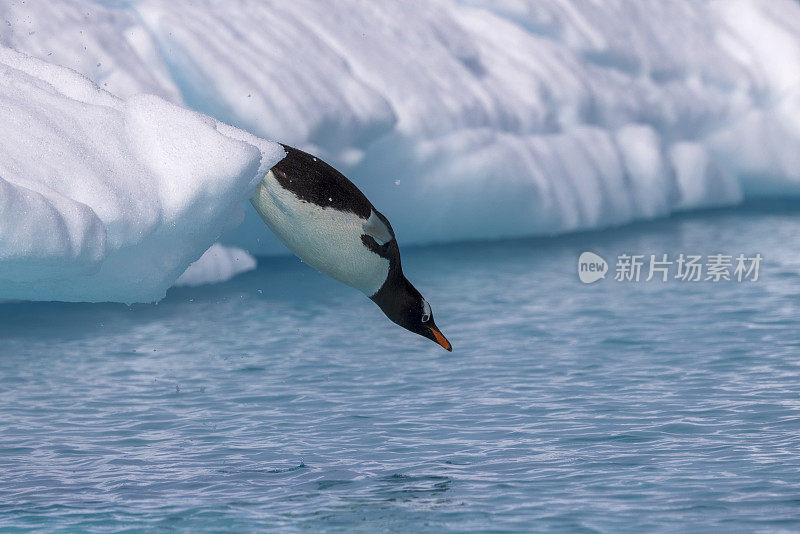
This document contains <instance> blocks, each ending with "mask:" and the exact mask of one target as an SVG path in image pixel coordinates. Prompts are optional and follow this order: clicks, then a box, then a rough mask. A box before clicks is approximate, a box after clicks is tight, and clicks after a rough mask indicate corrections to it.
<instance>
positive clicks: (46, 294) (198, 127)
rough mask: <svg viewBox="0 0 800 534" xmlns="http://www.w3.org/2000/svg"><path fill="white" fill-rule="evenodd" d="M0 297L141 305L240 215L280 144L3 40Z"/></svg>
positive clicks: (279, 154) (0, 79) (159, 294)
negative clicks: (112, 85)
mask: <svg viewBox="0 0 800 534" xmlns="http://www.w3.org/2000/svg"><path fill="white" fill-rule="evenodd" d="M0 116H2V128H0V294H2V296H3V297H5V298H21V299H37V300H42V299H46V300H86V301H120V302H149V301H154V300H158V299H160V298H161V297H163V296H164V294H165V292H166V290H167V289H168V288H169V287H170V285H172V283H173V282H174V281H175V279H176V278H177V277H178V276H179V275H180V274H181V273H182V272H183V271H184V270H185V269H186V267H187V266H188V265H189V264H190V263H191V262H192V261H194V260H196V259H197V258H198V257H200V256H201V255H202V254H203V252H204V251H205V250H206V249H207V248H208V247H209V246H210V245H211V244H212V243H214V241H215V240H216V239H217V238H218V237H219V235H220V233H221V232H222V231H223V230H225V229H227V228H231V227H232V226H235V225H236V224H238V222H239V221H240V220H241V217H242V212H241V201H243V200H246V199H247V198H249V196H250V195H251V194H252V191H253V189H254V187H255V184H256V183H257V182H258V180H259V179H260V177H261V176H263V173H264V172H265V169H267V168H269V167H271V166H272V165H274V164H275V163H276V162H277V161H279V160H280V158H281V157H282V156H283V149H282V147H281V146H280V145H278V144H276V143H270V142H267V141H263V140H261V139H258V138H255V137H253V136H252V135H250V134H248V133H246V132H242V131H240V130H236V129H234V128H232V127H230V126H227V125H222V124H219V123H218V122H217V121H216V120H214V119H212V118H210V117H206V116H203V115H200V114H198V113H196V112H193V111H189V110H186V109H183V108H181V107H178V106H176V105H174V104H171V103H169V102H166V101H165V100H163V99H161V98H159V97H157V96H153V95H138V96H134V97H131V98H129V99H128V100H120V99H118V98H116V97H114V96H112V95H111V94H110V93H107V92H105V91H103V90H101V89H99V88H98V87H97V86H95V85H94V84H92V83H91V82H90V81H89V80H87V79H86V78H84V77H82V76H80V75H79V74H77V73H75V72H73V71H71V70H68V69H66V68H63V67H58V66H55V65H51V64H48V63H45V62H42V61H40V60H38V59H33V58H30V57H26V56H23V55H21V54H19V53H17V52H14V51H12V50H10V49H6V48H0Z"/></svg>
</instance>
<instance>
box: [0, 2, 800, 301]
mask: <svg viewBox="0 0 800 534" xmlns="http://www.w3.org/2000/svg"><path fill="white" fill-rule="evenodd" d="M0 26H2V27H0V44H3V45H5V46H8V47H12V48H15V49H17V50H20V51H23V52H26V53H28V54H31V55H34V56H37V57H39V58H41V59H44V60H46V61H48V62H53V63H58V64H63V65H67V66H69V67H71V68H74V69H76V70H78V71H80V72H81V73H83V74H84V75H86V76H87V77H89V78H90V79H92V80H93V81H95V82H96V83H97V84H98V85H100V86H101V87H103V88H105V89H108V90H109V91H110V92H112V93H114V94H115V95H117V96H119V97H121V98H130V97H131V96H132V95H134V94H136V93H139V92H147V93H154V94H157V95H160V96H161V97H163V98H165V99H168V100H170V101H171V102H173V103H175V104H179V105H183V106H187V107H189V108H192V109H194V110H196V111H199V112H202V113H205V114H207V115H210V116H213V117H214V118H215V119H217V120H220V121H222V122H224V123H228V124H232V125H234V126H236V127H240V128H243V129H245V130H247V131H250V132H252V133H253V134H254V135H257V136H259V137H261V138H265V139H273V140H276V141H281V142H285V143H289V144H294V145H296V146H298V147H300V148H304V149H306V150H309V151H311V152H314V153H316V154H318V155H320V157H322V158H324V159H326V160H327V161H328V162H329V163H331V164H333V165H334V166H336V167H338V168H340V169H341V170H342V171H343V172H345V174H347V175H348V176H349V177H350V178H352V179H353V180H354V181H355V182H356V183H357V184H358V185H359V186H360V187H361V189H362V190H363V191H364V192H365V193H366V194H367V196H368V197H369V198H370V199H371V200H372V201H373V203H374V204H375V205H376V206H377V207H378V208H379V209H380V210H381V211H383V212H384V213H385V214H386V215H387V216H388V217H389V218H390V220H391V221H392V225H393V227H394V228H395V230H396V232H397V234H398V237H399V239H400V240H401V242H402V243H404V244H409V243H422V242H432V241H452V240H460V239H476V238H494V237H500V236H522V235H531V234H557V233H561V232H566V231H573V230H580V229H590V228H601V227H606V226H612V225H618V224H623V223H627V222H631V221H635V220H641V219H650V218H653V217H659V216H664V215H668V214H670V213H673V212H675V211H679V210H691V209H697V208H702V207H708V206H720V205H735V204H737V203H740V202H742V201H743V200H745V199H747V198H752V197H757V196H763V195H781V196H786V195H794V196H800V2H796V1H795V0H671V1H669V2H664V1H662V0H619V1H616V2H596V1H593V0H460V1H455V0H432V1H427V2H408V1H407V0H386V1H384V2H380V3H374V2H367V1H365V0H341V1H337V2H322V1H319V0H296V1H293V2H290V3H289V2H277V1H275V2H268V1H261V0H228V1H226V2H217V1H214V0H193V1H192V2H188V1H185V0H176V1H173V2H163V1H160V0H130V1H126V2H116V1H114V2H95V1H93V0H71V1H70V2H64V1H60V0H39V1H37V2H35V3H33V2H22V1H21V0H11V1H9V2H5V3H3V4H2V5H0ZM137 99H139V100H141V97H137V98H134V99H133V100H132V101H133V102H136V101H138V100H137ZM161 124H166V122H165V121H162V122H161ZM140 127H144V126H142V125H140ZM104 148H105V149H108V147H104ZM131 150H132V149H131ZM142 164H144V162H142ZM233 196H235V195H233ZM233 196H232V197H231V198H233ZM31 202H33V201H32V200H31ZM143 203H144V204H147V201H143ZM121 206H122V207H120V205H117V204H114V203H113V202H112V203H109V204H108V205H107V207H106V208H105V209H106V211H107V212H111V211H114V210H116V209H120V210H124V209H125V205H124V204H122V205H121ZM96 208H97V210H101V211H102V209H103V208H100V207H99V206H96ZM146 211H147V210H145V212H146ZM106 215H108V213H106ZM87 224H88V223H87ZM86 232H90V230H86ZM212 233H213V232H212ZM87 235H88V234H87ZM221 241H222V242H223V243H225V244H228V245H233V246H238V247H241V248H243V249H245V250H247V251H248V252H249V253H251V254H266V253H284V252H285V249H284V248H283V246H282V245H281V244H280V243H279V242H278V241H277V239H275V238H274V237H273V236H271V235H269V234H268V233H267V232H265V230H264V226H263V223H262V222H261V221H260V220H259V219H258V216H257V215H256V214H255V213H254V212H253V210H252V209H250V208H249V206H247V209H246V217H245V221H244V223H243V224H242V225H240V226H238V227H236V228H234V229H232V230H229V231H227V232H225V233H224V234H223V235H222V239H221ZM53 242H54V243H57V242H58V240H57V239H54V240H53ZM87 243H88V241H87ZM54 246H55V245H54ZM86 247H87V248H86V250H87V251H91V250H94V249H95V248H98V247H99V245H96V246H94V248H92V247H89V246H88V245H86ZM76 254H77V252H76ZM82 254H84V255H83V256H80V257H81V258H86V259H82V260H80V261H83V262H84V263H87V262H88V263H92V260H91V258H92V255H91V254H90V253H89V252H86V253H82ZM87 254H88V255H87ZM23 256H24V254H23ZM78 256H79V255H76V256H75V258H76V259H75V260H73V263H74V262H76V261H78V260H77V258H78ZM155 293H157V292H155ZM155 293H154V294H155Z"/></svg>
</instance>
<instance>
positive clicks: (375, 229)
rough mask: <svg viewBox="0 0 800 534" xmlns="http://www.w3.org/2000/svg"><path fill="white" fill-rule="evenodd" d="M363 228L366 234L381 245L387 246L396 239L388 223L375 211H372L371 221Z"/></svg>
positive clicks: (368, 220)
mask: <svg viewBox="0 0 800 534" xmlns="http://www.w3.org/2000/svg"><path fill="white" fill-rule="evenodd" d="M361 228H362V229H363V230H364V233H365V234H367V235H368V236H370V237H372V238H373V239H374V240H375V241H376V242H377V243H378V244H380V245H385V244H386V243H388V242H389V241H391V240H392V239H394V232H393V231H392V227H391V226H389V225H388V221H385V218H384V217H383V216H381V215H380V214H379V213H378V212H377V211H375V210H372V213H370V215H369V219H367V220H366V221H365V222H364V224H363V225H361Z"/></svg>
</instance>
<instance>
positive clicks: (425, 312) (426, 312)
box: [422, 300, 431, 323]
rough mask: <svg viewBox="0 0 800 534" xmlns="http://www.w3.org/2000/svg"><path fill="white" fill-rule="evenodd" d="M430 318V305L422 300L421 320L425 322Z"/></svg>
mask: <svg viewBox="0 0 800 534" xmlns="http://www.w3.org/2000/svg"><path fill="white" fill-rule="evenodd" d="M430 320H431V305H430V304H428V302H427V301H425V300H423V301H422V322H423V323H427V322H428V321H430Z"/></svg>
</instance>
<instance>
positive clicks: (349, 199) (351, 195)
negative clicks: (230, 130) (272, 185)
mask: <svg viewBox="0 0 800 534" xmlns="http://www.w3.org/2000/svg"><path fill="white" fill-rule="evenodd" d="M281 146H283V148H284V150H286V157H285V158H283V159H282V160H280V161H279V162H278V164H277V165H275V166H274V167H272V173H273V174H274V175H275V178H276V179H277V180H278V183H279V184H281V187H283V188H285V189H288V190H289V191H291V192H292V193H294V194H295V195H297V197H298V198H300V200H304V201H305V202H311V203H313V204H316V205H317V206H322V207H330V208H334V209H337V210H339V211H349V212H351V213H354V214H356V215H358V216H359V217H361V218H363V219H366V218H368V217H369V215H370V212H371V211H372V210H373V209H374V208H373V206H372V204H371V203H370V201H369V200H367V197H365V196H364V193H362V192H361V191H359V189H358V188H357V187H356V186H355V185H354V184H353V182H351V181H350V180H348V179H347V178H345V177H344V175H343V174H342V173H340V172H339V171H337V170H336V169H334V168H333V167H331V166H330V165H328V164H327V163H325V162H324V161H322V160H321V159H319V158H317V157H314V156H312V155H311V154H308V153H307V152H303V151H302V150H298V149H296V148H294V147H290V146H288V145H281ZM376 211H377V210H376Z"/></svg>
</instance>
